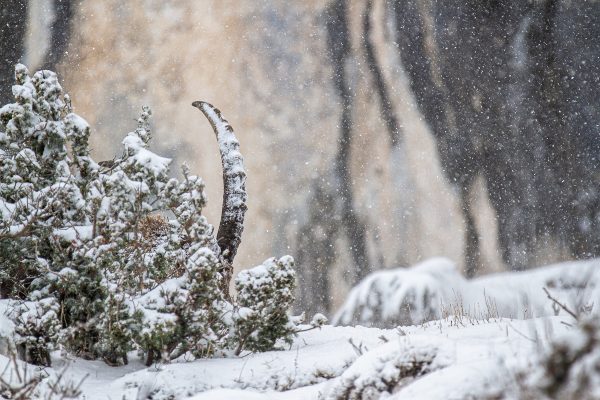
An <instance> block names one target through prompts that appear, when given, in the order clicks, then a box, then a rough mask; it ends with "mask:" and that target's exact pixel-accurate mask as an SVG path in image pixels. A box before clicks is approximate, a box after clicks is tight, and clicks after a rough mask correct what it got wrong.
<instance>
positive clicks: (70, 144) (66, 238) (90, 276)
mask: <svg viewBox="0 0 600 400" xmlns="http://www.w3.org/2000/svg"><path fill="white" fill-rule="evenodd" d="M15 76H16V85H14V86H13V94H14V97H15V102H14V103H12V104H7V105H5V106H3V107H2V108H0V174H1V175H0V179H1V181H0V297H3V298H10V299H14V305H15V307H14V310H13V312H12V317H13V318H14V320H15V322H16V326H17V328H16V332H17V334H18V337H17V338H16V342H17V344H18V345H19V347H20V349H21V350H22V353H23V354H22V356H23V357H25V358H26V359H28V360H29V361H30V362H34V363H38V364H46V365H47V364H49V363H50V356H49V354H50V351H52V350H54V349H58V348H61V349H65V350H67V351H70V352H72V353H74V354H76V355H78V356H81V357H86V358H101V359H104V360H105V361H106V362H107V363H109V364H113V365H118V364H122V363H127V354H128V352H130V351H134V350H137V351H139V352H140V353H141V354H142V356H144V357H145V359H146V362H147V363H148V364H152V363H153V362H155V361H160V360H163V361H165V360H171V359H174V358H176V357H179V356H181V355H184V354H188V355H193V356H195V357H206V356H211V355H214V354H223V353H236V354H239V353H240V352H241V351H243V350H250V351H262V350H268V349H272V348H274V347H275V345H276V344H277V343H278V342H279V341H284V342H285V341H287V342H289V341H290V340H291V337H292V335H293V334H294V332H295V323H294V322H293V320H292V319H291V318H290V317H289V316H288V312H287V310H288V308H289V306H290V305H291V302H292V301H293V292H294V285H295V275H294V271H293V269H292V267H293V260H292V258H291V257H289V256H286V257H283V258H281V259H279V260H277V259H273V258H272V259H269V260H267V261H266V262H265V263H264V264H263V265H261V266H259V267H256V268H254V269H251V270H248V271H244V272H242V273H241V274H240V275H239V276H238V277H237V279H236V280H235V285H236V288H237V291H238V295H237V298H235V297H234V296H232V295H230V293H229V284H230V280H231V276H232V262H233V257H234V256H235V253H236V250H237V247H238V246H239V244H240V238H241V233H242V229H243V220H244V213H245V210H246V191H245V179H246V175H245V172H244V168H243V159H242V156H241V154H240V153H239V143H238V142H237V139H236V138H235V136H234V134H233V130H232V129H231V126H230V125H229V124H228V123H227V121H226V120H225V119H224V118H222V116H221V114H220V112H219V111H218V110H217V109H215V108H214V107H213V106H211V105H210V104H208V103H204V102H195V103H194V104H193V105H194V106H195V107H197V108H199V109H200V110H201V111H202V112H203V113H204V115H205V116H206V117H207V118H208V120H209V121H210V123H211V125H212V127H213V129H214V131H215V133H216V136H217V140H218V143H219V148H220V151H221V160H222V164H223V180H224V188H225V190H224V196H223V210H222V218H221V222H220V225H219V229H218V232H217V233H216V234H215V232H214V229H213V227H212V226H211V225H210V224H209V223H208V222H207V220H206V218H205V217H204V216H202V208H203V207H204V206H205V204H206V198H205V195H204V184H203V182H202V180H201V179H200V178H198V177H196V176H193V175H190V173H189V170H188V169H187V168H185V167H184V168H183V178H182V179H180V180H177V179H173V178H170V177H169V165H170V160H169V159H167V158H163V157H160V156H158V155H156V154H155V153H153V152H152V151H150V150H149V142H150V140H151V133H150V128H149V119H150V110H149V109H147V108H144V109H143V112H142V114H141V116H140V118H139V119H138V124H137V128H136V129H135V130H134V131H133V132H130V133H128V134H127V135H126V137H125V139H124V140H123V142H122V144H123V151H122V155H121V156H119V157H116V158H115V159H114V160H112V161H110V162H101V163H96V162H95V161H94V160H93V159H92V158H91V157H90V149H89V146H88V138H89V135H90V128H89V126H88V124H87V123H86V121H85V120H84V119H82V118H81V117H79V116H78V115H76V114H74V113H73V111H72V109H71V104H70V100H69V97H68V96H67V95H66V94H63V91H62V88H61V86H60V84H59V82H58V79H57V76H56V74H55V73H53V72H51V71H38V72H36V73H35V74H34V75H33V76H31V75H30V74H29V72H28V71H27V69H26V68H25V66H23V65H17V67H16V73H15Z"/></svg>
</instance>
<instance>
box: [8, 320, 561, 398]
mask: <svg viewBox="0 0 600 400" xmlns="http://www.w3.org/2000/svg"><path fill="white" fill-rule="evenodd" d="M561 321H565V318H564V317H548V318H540V319H535V320H528V321H520V320H509V319H497V320H489V321H475V320H468V319H467V318H460V317H452V318H447V319H445V320H439V321H432V322H428V323H425V324H422V325H420V326H410V327H402V328H399V329H389V330H382V329H377V328H364V327H332V326H325V327H323V328H322V329H320V330H313V331H309V332H304V333H301V334H300V335H299V336H298V338H297V339H296V340H295V342H294V344H293V345H292V346H291V347H290V348H289V349H287V350H285V351H272V352H266V353H261V354H250V355H246V356H245V357H241V358H227V359H206V360H197V361H187V362H186V361H184V360H181V362H176V363H172V364H169V365H159V366H152V367H150V368H145V367H144V366H143V365H142V364H141V363H139V362H136V361H132V362H131V363H130V365H128V366H125V367H109V366H107V365H106V364H104V363H103V362H102V361H86V360H82V359H78V358H72V357H69V359H68V360H67V359H65V358H61V357H60V355H59V354H58V353H55V354H54V363H53V367H52V368H46V369H44V373H46V374H49V375H50V376H51V378H52V377H53V376H55V375H56V374H58V373H60V371H62V370H63V369H65V368H66V373H65V375H64V378H63V383H64V384H66V383H68V382H69V381H71V382H74V383H78V382H80V381H81V380H83V383H82V386H81V390H82V392H83V396H82V398H84V399H89V400H93V399H150V398H151V399H186V398H188V397H191V396H193V397H192V398H193V399H196V400H200V399H211V400H216V399H346V398H377V396H373V397H368V396H369V395H373V394H376V393H377V394H379V393H384V392H387V391H388V390H390V391H392V392H393V393H394V394H393V398H395V399H415V398H419V399H453V398H456V399H463V398H466V396H471V398H495V397H494V396H495V395H498V394H500V393H506V392H507V391H508V390H515V388H514V387H513V386H514V385H515V384H516V382H515V380H514V371H515V368H522V367H524V366H525V367H526V364H527V362H528V360H531V359H532V357H534V356H535V354H536V352H537V351H538V350H539V348H540V346H544V343H545V342H546V341H547V340H548V338H549V337H551V336H554V335H557V334H560V333H563V332H564V331H566V330H568V327H567V326H566V325H565V324H562V323H561ZM571 322H572V321H571ZM7 364H10V362H9V360H8V359H7V358H6V357H3V356H0V370H5V366H6V365H7ZM28 368H29V370H30V371H34V370H35V367H32V366H29V367H28ZM30 373H31V372H30ZM8 374H9V372H8V371H7V372H5V376H8ZM390 388H392V389H390Z"/></svg>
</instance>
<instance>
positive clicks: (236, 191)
mask: <svg viewBox="0 0 600 400" xmlns="http://www.w3.org/2000/svg"><path fill="white" fill-rule="evenodd" d="M192 106H194V107H196V108H198V109H199V110H200V111H202V113H203V114H204V115H205V116H206V118H207V119H208V121H209V122H210V124H211V126H212V128H213V130H214V132H215V135H216V136H217V142H218V143H219V151H220V153H221V163H222V165H223V206H222V209H221V222H220V224H219V231H218V233H217V242H218V244H219V248H220V249H221V252H222V257H223V258H224V259H225V260H226V261H227V262H228V263H229V264H231V263H232V262H233V259H234V258H235V254H236V252H237V249H238V246H239V245H240V242H241V240H242V231H243V230H244V214H245V213H246V209H247V206H246V200H247V197H248V196H247V194H246V171H245V169H244V159H243V157H242V154H241V153H240V151H239V149H240V143H239V142H238V140H237V138H236V137H235V134H234V133H233V128H232V127H231V125H229V122H227V120H226V119H225V118H223V116H222V115H221V112H220V111H219V110H218V109H217V108H215V107H214V106H213V105H211V104H209V103H206V102H204V101H195V102H193V103H192Z"/></svg>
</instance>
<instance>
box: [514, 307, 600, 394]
mask: <svg viewBox="0 0 600 400" xmlns="http://www.w3.org/2000/svg"><path fill="white" fill-rule="evenodd" d="M597 318H598V316H597V315H594V316H586V317H584V318H582V319H581V320H580V321H578V323H577V325H575V326H574V328H573V330H572V331H571V332H569V333H568V334H567V335H565V336H562V337H560V338H557V339H555V340H553V341H552V342H551V343H550V345H549V346H548V348H547V349H546V350H545V351H543V352H542V354H541V356H540V357H539V358H538V359H537V360H535V361H534V363H533V365H531V366H529V367H528V368H527V369H526V370H525V371H524V372H523V373H521V374H520V376H518V378H519V381H520V389H521V392H520V393H519V397H520V398H523V399H548V400H550V399H555V400H561V399H565V400H566V399H581V400H592V399H598V398H600V323H599V322H598V319H597Z"/></svg>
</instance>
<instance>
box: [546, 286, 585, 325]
mask: <svg viewBox="0 0 600 400" xmlns="http://www.w3.org/2000/svg"><path fill="white" fill-rule="evenodd" d="M543 289H544V293H546V296H548V298H549V299H550V301H552V302H553V303H554V304H556V305H557V306H559V307H560V308H562V309H563V310H564V311H565V312H566V313H567V314H569V315H570V316H571V317H573V318H575V321H579V316H578V315H577V314H575V313H574V312H573V311H571V310H570V309H569V307H567V306H566V305H564V304H563V303H561V302H560V301H558V300H557V299H556V298H554V297H552V295H551V294H550V292H549V291H548V289H546V288H543Z"/></svg>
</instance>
